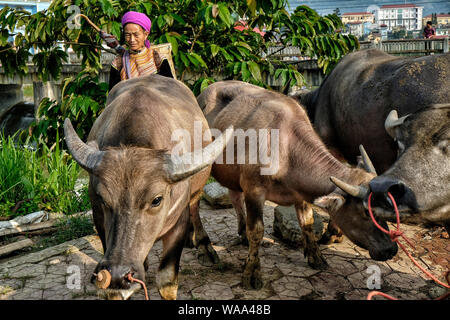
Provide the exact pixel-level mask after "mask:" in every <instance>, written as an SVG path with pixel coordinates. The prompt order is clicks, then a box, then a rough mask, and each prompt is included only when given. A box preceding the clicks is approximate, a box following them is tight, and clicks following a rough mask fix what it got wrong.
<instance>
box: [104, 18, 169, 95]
mask: <svg viewBox="0 0 450 320" xmlns="http://www.w3.org/2000/svg"><path fill="white" fill-rule="evenodd" d="M151 26H152V22H151V20H150V19H149V18H148V17H147V16H146V15H145V14H144V13H140V12H135V11H129V12H127V13H125V14H124V15H123V17H122V27H123V34H124V39H125V42H126V44H127V47H128V49H126V50H123V52H121V54H119V55H117V56H116V58H115V59H114V60H113V62H112V63H111V71H110V76H109V90H111V89H112V88H113V87H114V86H115V85H116V84H117V83H119V82H120V81H122V80H127V79H131V78H136V77H140V76H144V75H149V74H153V73H158V74H160V75H163V76H166V77H172V78H173V75H172V71H171V69H170V65H169V63H168V61H167V59H165V57H161V56H160V55H159V53H158V52H157V51H156V50H153V49H152V48H151V45H150V41H149V40H148V39H147V37H148V35H149V34H150V29H151ZM100 36H101V37H102V38H103V39H104V40H105V41H106V43H107V45H108V46H109V47H112V48H117V47H118V46H119V43H118V41H117V39H116V38H115V37H114V36H111V35H109V34H106V33H101V34H100Z"/></svg>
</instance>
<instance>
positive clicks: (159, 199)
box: [152, 196, 163, 208]
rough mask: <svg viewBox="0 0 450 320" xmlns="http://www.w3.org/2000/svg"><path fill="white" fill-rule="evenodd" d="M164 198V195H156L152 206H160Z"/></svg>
mask: <svg viewBox="0 0 450 320" xmlns="http://www.w3.org/2000/svg"><path fill="white" fill-rule="evenodd" d="M162 198H163V197H161V196H159V197H156V198H155V199H153V201H152V208H154V207H159V205H160V204H161V201H162Z"/></svg>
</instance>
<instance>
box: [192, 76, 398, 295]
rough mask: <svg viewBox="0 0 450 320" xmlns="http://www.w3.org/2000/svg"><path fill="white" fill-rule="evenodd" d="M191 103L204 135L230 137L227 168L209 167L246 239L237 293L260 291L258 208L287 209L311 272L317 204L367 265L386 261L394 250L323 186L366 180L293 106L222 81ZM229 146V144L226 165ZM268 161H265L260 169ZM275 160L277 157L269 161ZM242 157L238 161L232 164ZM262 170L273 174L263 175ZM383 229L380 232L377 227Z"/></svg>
mask: <svg viewBox="0 0 450 320" xmlns="http://www.w3.org/2000/svg"><path fill="white" fill-rule="evenodd" d="M197 100H198V102H199V105H200V107H201V108H202V110H203V113H204V114H205V117H206V119H207V120H208V123H209V125H210V128H211V130H212V131H214V130H215V129H218V130H219V131H223V130H224V129H225V128H227V127H228V126H230V125H232V126H233V127H234V130H235V131H234V132H235V136H237V142H236V141H235V143H234V147H235V148H236V149H237V152H234V151H233V153H232V156H230V159H228V160H231V161H225V159H222V160H221V161H222V162H223V163H222V164H221V163H219V161H216V162H215V163H214V164H213V167H212V171H211V172H212V175H213V176H214V178H215V179H216V180H217V181H218V182H219V183H221V184H222V185H223V186H225V187H227V188H228V189H229V192H230V198H231V201H232V203H233V206H234V208H235V210H236V213H237V216H238V224H239V229H238V232H239V234H241V235H242V234H243V233H244V232H245V231H246V235H247V238H248V242H249V254H248V258H247V261H246V266H245V270H244V274H243V286H244V287H245V288H257V289H259V288H261V286H262V281H261V275H260V262H259V258H258V250H259V244H260V242H261V240H262V238H263V233H264V225H263V219H262V215H263V207H264V202H265V200H271V201H273V202H276V203H278V204H280V205H285V206H287V205H295V209H296V212H297V218H298V220H299V224H300V226H301V228H302V231H303V234H304V237H303V242H304V254H305V256H306V257H307V259H308V263H309V265H310V266H311V267H313V268H317V269H324V268H326V267H327V263H326V261H325V259H324V258H323V256H322V254H321V252H320V250H319V247H318V245H317V243H316V240H315V236H314V234H313V232H312V225H313V222H314V218H313V211H312V207H311V204H310V203H311V202H312V201H314V199H316V198H318V197H320V196H322V197H321V198H319V199H318V200H316V204H317V205H320V206H322V207H325V208H327V209H329V212H330V215H332V216H333V218H334V222H335V223H336V224H337V225H338V226H339V227H341V228H342V230H343V232H344V234H346V235H347V236H348V237H349V238H350V239H351V240H352V241H353V242H354V243H356V244H358V245H360V246H361V247H363V248H366V249H368V250H369V253H370V255H371V257H372V258H373V259H376V260H387V259H390V258H392V257H393V256H394V255H395V254H396V253H397V245H396V244H395V243H393V242H392V241H391V239H390V238H389V237H387V236H386V235H385V234H383V233H381V232H380V231H379V230H378V229H376V228H375V226H374V224H373V223H372V222H371V221H370V220H369V218H368V217H367V216H366V215H365V213H364V208H363V206H362V204H361V201H359V200H358V199H357V198H353V197H352V196H349V195H346V194H345V193H344V192H342V191H341V190H340V189H338V188H336V186H335V185H334V184H333V183H332V182H331V181H330V177H331V176H334V177H335V178H333V181H335V182H336V183H338V184H339V180H337V179H336V178H338V179H341V180H344V181H346V182H349V183H352V184H355V185H360V184H366V185H367V183H368V182H369V181H370V180H371V179H372V178H373V177H374V174H371V173H367V172H365V171H364V170H362V169H360V168H350V167H348V166H346V165H344V164H342V163H341V162H339V161H338V160H336V159H335V158H334V157H333V156H332V155H331V154H330V153H329V152H328V150H327V149H326V147H325V145H324V144H323V143H322V141H321V140H320V139H319V137H318V136H317V134H316V133H315V132H314V130H313V128H312V126H311V123H310V121H309V119H308V116H307V114H306V112H305V111H304V110H303V108H302V107H301V106H300V105H299V104H298V103H297V102H296V101H295V100H294V99H292V98H289V97H286V96H284V95H282V94H279V93H276V92H272V91H269V90H265V89H262V88H260V87H257V86H253V85H250V84H247V83H244V82H240V81H223V82H217V83H214V84H212V85H211V86H209V87H208V88H207V89H205V90H204V91H203V93H202V94H200V95H199V96H198V97H197ZM268 129H270V132H269V131H268ZM265 130H266V131H265ZM254 132H259V137H256V138H257V139H258V140H259V141H258V145H257V147H256V149H257V150H258V152H259V155H258V157H255V158H254V159H252V156H251V152H252V151H251V149H252V148H253V147H255V141H256V140H257V139H255V136H254V134H252V133H254ZM242 137H244V139H243V140H241V143H242V141H244V140H245V144H241V146H239V139H240V138H241V139H242ZM252 140H253V142H251V141H252ZM232 145H233V144H232V143H231V141H230V143H229V145H228V146H227V150H226V152H227V155H226V158H228V152H229V147H230V146H232ZM244 146H245V147H244ZM269 153H270V157H271V158H270V159H269V160H270V161H266V160H267V159H265V158H267V155H268V154H269ZM230 154H231V153H230ZM275 154H278V157H273V158H272V156H273V155H275ZM242 156H244V158H245V159H242V158H241V159H240V160H239V157H242ZM231 157H234V158H231ZM256 158H257V159H256ZM264 169H274V170H270V171H266V172H263V170H264ZM244 207H245V209H246V212H247V216H246V218H245V213H244ZM244 221H245V222H244ZM383 225H384V226H385V227H387V225H386V223H384V222H383Z"/></svg>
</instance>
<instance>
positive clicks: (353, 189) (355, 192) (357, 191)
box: [330, 177, 368, 199]
mask: <svg viewBox="0 0 450 320" xmlns="http://www.w3.org/2000/svg"><path fill="white" fill-rule="evenodd" d="M330 180H331V182H333V183H334V184H335V185H336V186H337V187H339V188H340V189H342V190H343V191H345V192H346V193H348V194H349V195H351V196H353V197H356V198H360V199H364V196H365V195H366V194H367V191H368V190H367V189H366V188H364V187H362V186H353V185H351V184H348V183H346V182H344V181H342V180H340V179H338V178H336V177H330Z"/></svg>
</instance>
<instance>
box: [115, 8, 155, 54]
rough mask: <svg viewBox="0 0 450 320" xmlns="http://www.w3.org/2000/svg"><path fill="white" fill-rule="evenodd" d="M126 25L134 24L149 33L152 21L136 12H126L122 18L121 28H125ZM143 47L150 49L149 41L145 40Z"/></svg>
mask: <svg viewBox="0 0 450 320" xmlns="http://www.w3.org/2000/svg"><path fill="white" fill-rule="evenodd" d="M127 23H135V24H138V25H140V26H141V27H142V28H144V30H145V31H148V32H150V29H151V27H152V21H151V20H150V19H149V18H148V17H147V16H146V15H145V14H144V13H140V12H136V11H128V12H127V13H125V14H124V15H123V17H122V27H125V25H126V24H127ZM145 46H146V47H147V48H150V41H148V39H147V40H145Z"/></svg>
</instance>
